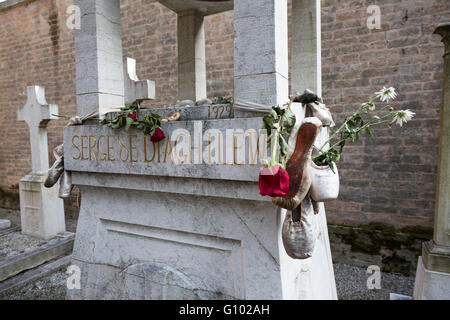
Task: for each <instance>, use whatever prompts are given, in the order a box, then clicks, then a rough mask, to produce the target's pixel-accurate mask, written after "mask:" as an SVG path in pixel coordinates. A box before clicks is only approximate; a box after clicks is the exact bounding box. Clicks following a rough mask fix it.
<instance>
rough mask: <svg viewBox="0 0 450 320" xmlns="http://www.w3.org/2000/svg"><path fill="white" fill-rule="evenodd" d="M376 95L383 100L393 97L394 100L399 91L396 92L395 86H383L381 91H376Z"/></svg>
mask: <svg viewBox="0 0 450 320" xmlns="http://www.w3.org/2000/svg"><path fill="white" fill-rule="evenodd" d="M375 95H376V96H377V97H378V98H380V100H381V101H382V102H385V101H389V100H391V99H392V100H394V99H395V97H397V93H396V92H395V88H394V87H389V88H386V87H383V89H381V90H380V91H378V92H375Z"/></svg>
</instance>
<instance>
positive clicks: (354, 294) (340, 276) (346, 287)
mask: <svg viewBox="0 0 450 320" xmlns="http://www.w3.org/2000/svg"><path fill="white" fill-rule="evenodd" d="M334 275H335V277H336V289H337V293H338V298H339V300H389V294H390V293H397V294H402V295H406V296H412V295H413V291H414V277H405V276H402V275H397V274H392V273H381V289H373V290H370V289H368V288H367V278H368V277H369V276H370V274H367V273H366V269H364V268H360V267H355V266H349V265H346V264H334Z"/></svg>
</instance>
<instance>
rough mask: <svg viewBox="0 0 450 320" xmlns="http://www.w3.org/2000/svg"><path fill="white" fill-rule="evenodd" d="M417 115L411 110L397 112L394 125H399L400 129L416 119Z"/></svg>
mask: <svg viewBox="0 0 450 320" xmlns="http://www.w3.org/2000/svg"><path fill="white" fill-rule="evenodd" d="M414 115H415V113H414V112H412V111H411V110H409V109H406V110H400V111H397V113H396V114H395V117H394V119H393V120H392V123H394V122H395V123H397V124H398V125H399V126H400V127H401V126H403V123H406V122H408V121H410V120H411V119H412V118H413V117H414Z"/></svg>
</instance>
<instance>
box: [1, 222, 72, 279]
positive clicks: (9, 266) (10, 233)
mask: <svg viewBox="0 0 450 320" xmlns="http://www.w3.org/2000/svg"><path fill="white" fill-rule="evenodd" d="M12 229H13V228H11V229H9V230H3V231H2V233H1V234H0V239H1V242H2V243H3V244H5V245H6V246H8V244H9V243H8V242H14V241H15V242H16V243H15V244H16V246H17V247H18V249H20V245H21V244H23V242H24V241H23V240H24V239H22V238H26V237H27V236H24V235H21V234H20V231H18V230H16V229H17V227H16V228H15V229H14V230H12ZM74 239H75V235H74V234H73V233H70V232H66V233H63V234H60V235H58V236H57V237H55V238H54V239H51V240H49V241H44V242H37V243H34V247H32V248H31V249H30V248H26V249H25V250H19V251H17V250H15V251H14V252H8V251H7V250H3V251H4V253H3V258H1V257H0V287H2V286H3V285H4V284H5V281H7V280H8V279H10V278H12V277H14V276H16V275H18V274H21V273H23V272H25V271H27V270H31V269H35V268H37V267H39V266H42V265H43V264H45V263H48V262H50V261H54V260H55V259H59V258H61V257H65V256H68V255H70V254H71V253H72V250H73V243H74ZM7 240H9V241H7ZM27 240H28V239H27ZM25 243H27V242H25ZM0 249H1V248H0ZM3 249H4V248H3Z"/></svg>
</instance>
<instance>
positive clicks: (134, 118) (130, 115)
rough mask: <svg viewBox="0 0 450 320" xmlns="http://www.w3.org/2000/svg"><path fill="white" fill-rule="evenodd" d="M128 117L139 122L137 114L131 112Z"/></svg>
mask: <svg viewBox="0 0 450 320" xmlns="http://www.w3.org/2000/svg"><path fill="white" fill-rule="evenodd" d="M128 117H130V118H131V119H133V120H134V121H137V114H136V112H130V113H129V114H128Z"/></svg>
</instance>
